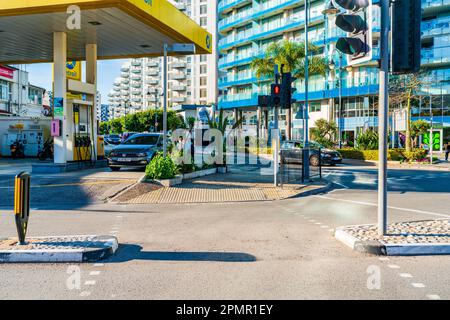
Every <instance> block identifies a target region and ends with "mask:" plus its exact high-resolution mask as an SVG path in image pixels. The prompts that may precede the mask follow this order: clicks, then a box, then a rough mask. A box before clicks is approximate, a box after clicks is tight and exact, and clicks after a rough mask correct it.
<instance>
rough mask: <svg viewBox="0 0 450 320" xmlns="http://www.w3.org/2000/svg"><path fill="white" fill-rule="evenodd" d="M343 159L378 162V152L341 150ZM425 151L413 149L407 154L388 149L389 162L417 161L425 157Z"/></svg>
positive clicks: (402, 150)
mask: <svg viewBox="0 0 450 320" xmlns="http://www.w3.org/2000/svg"><path fill="white" fill-rule="evenodd" d="M339 152H340V153H341V155H342V157H343V158H344V159H356V160H378V150H355V149H341V150H339ZM426 153H427V151H426V150H424V149H414V150H413V151H411V152H407V151H405V150H404V149H389V150H388V160H389V161H418V160H421V159H423V158H425V157H426Z"/></svg>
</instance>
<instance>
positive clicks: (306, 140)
mask: <svg viewBox="0 0 450 320" xmlns="http://www.w3.org/2000/svg"><path fill="white" fill-rule="evenodd" d="M308 23H309V0H306V1H305V119H304V128H303V130H304V137H303V139H304V148H303V154H304V157H303V172H304V177H305V179H306V180H309V124H308V120H309V119H308V118H309V107H308V98H309V97H308V94H309V88H308V86H309V43H308V41H309V40H308V32H309V28H308V27H309V26H308Z"/></svg>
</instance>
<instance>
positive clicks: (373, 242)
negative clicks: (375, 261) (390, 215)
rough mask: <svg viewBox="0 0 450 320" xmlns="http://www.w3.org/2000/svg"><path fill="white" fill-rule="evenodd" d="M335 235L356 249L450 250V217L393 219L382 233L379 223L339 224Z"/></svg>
mask: <svg viewBox="0 0 450 320" xmlns="http://www.w3.org/2000/svg"><path fill="white" fill-rule="evenodd" d="M335 238H336V239H338V240H339V241H341V242H342V243H344V244H345V245H347V246H349V247H350V248H352V249H353V250H355V251H358V252H364V253H371V254H377V255H387V256H416V255H448V254H450V219H437V220H423V221H412V222H399V223H393V224H390V225H389V226H388V230H387V235H385V236H379V235H378V229H377V225H375V224H368V225H356V226H346V227H340V228H337V229H336V231H335Z"/></svg>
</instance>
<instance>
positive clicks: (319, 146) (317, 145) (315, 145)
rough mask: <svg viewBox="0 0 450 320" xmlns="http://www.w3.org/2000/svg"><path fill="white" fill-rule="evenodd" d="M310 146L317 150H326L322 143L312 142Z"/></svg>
mask: <svg viewBox="0 0 450 320" xmlns="http://www.w3.org/2000/svg"><path fill="white" fill-rule="evenodd" d="M309 145H310V146H311V147H313V148H316V149H325V147H324V146H323V145H321V144H320V143H318V142H315V141H310V142H309Z"/></svg>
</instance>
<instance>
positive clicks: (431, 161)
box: [428, 86, 433, 164]
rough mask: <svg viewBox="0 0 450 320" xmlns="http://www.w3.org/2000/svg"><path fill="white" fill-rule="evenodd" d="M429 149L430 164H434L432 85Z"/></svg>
mask: <svg viewBox="0 0 450 320" xmlns="http://www.w3.org/2000/svg"><path fill="white" fill-rule="evenodd" d="M428 149H429V150H430V164H433V97H432V95H431V86H430V143H429V146H428Z"/></svg>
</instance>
